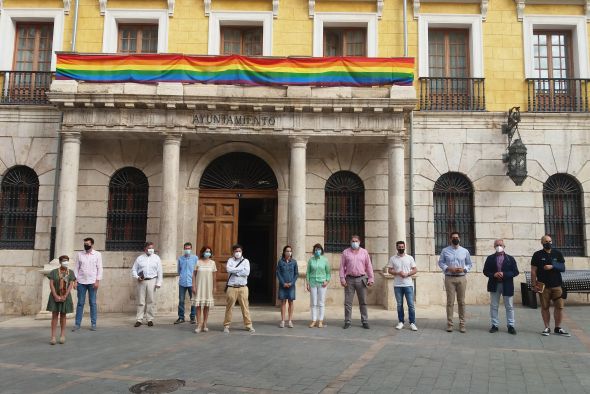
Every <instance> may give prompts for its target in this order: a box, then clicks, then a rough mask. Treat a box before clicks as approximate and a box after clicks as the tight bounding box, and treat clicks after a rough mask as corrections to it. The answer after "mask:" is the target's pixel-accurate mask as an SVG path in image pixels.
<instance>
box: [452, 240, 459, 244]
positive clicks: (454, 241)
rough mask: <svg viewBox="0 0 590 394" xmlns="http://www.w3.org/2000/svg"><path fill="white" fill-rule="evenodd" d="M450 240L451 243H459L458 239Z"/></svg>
mask: <svg viewBox="0 0 590 394" xmlns="http://www.w3.org/2000/svg"><path fill="white" fill-rule="evenodd" d="M451 242H452V243H453V245H459V240H458V239H452V240H451Z"/></svg>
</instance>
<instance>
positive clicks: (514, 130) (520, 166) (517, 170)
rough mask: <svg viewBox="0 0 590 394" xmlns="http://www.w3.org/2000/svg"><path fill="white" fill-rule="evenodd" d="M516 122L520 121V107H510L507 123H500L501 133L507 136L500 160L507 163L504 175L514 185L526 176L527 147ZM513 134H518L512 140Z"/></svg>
mask: <svg viewBox="0 0 590 394" xmlns="http://www.w3.org/2000/svg"><path fill="white" fill-rule="evenodd" d="M518 123H520V107H512V108H510V110H509V111H508V123H504V124H503V125H502V134H506V135H507V136H508V147H507V148H506V150H507V153H504V154H503V155H502V161H503V162H504V163H507V164H508V172H507V173H506V175H508V176H509V177H510V179H512V181H513V182H514V184H515V185H516V186H520V185H522V183H523V182H524V180H525V179H526V177H527V168H526V152H527V149H526V146H525V145H524V144H523V142H522V139H521V137H520V131H518ZM515 134H517V135H518V138H517V139H515V140H514V141H513V137H514V135H515Z"/></svg>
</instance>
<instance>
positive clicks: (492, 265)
mask: <svg viewBox="0 0 590 394" xmlns="http://www.w3.org/2000/svg"><path fill="white" fill-rule="evenodd" d="M504 248H505V245H504V240H502V239H497V240H495V241H494V249H495V251H496V253H494V254H491V255H489V256H488V257H487V258H486V261H485V263H484V267H483V274H484V275H485V276H487V277H488V291H489V292H490V319H491V321H492V326H491V328H490V330H489V331H490V333H495V332H498V325H499V320H498V306H499V304H500V296H503V297H504V307H505V308H506V323H507V325H508V332H509V333H510V334H512V335H516V329H515V328H514V327H515V322H514V304H513V302H512V298H513V296H514V280H513V278H514V277H515V276H518V274H519V272H518V266H517V265H516V260H514V257H512V256H510V255H509V254H507V253H506V252H505V250H504Z"/></svg>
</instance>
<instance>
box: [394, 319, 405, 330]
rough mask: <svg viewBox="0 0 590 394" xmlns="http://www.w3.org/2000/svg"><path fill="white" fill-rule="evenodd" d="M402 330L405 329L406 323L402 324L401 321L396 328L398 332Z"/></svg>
mask: <svg viewBox="0 0 590 394" xmlns="http://www.w3.org/2000/svg"><path fill="white" fill-rule="evenodd" d="M402 328H404V323H402V322H401V321H400V322H399V323H397V325H396V326H395V329H396V330H401V329H402Z"/></svg>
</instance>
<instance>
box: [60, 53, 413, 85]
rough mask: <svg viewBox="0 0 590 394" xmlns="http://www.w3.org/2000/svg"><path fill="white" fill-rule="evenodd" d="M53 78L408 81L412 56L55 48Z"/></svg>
mask: <svg viewBox="0 0 590 394" xmlns="http://www.w3.org/2000/svg"><path fill="white" fill-rule="evenodd" d="M56 78H57V79H74V80H79V81H86V82H140V83H156V82H183V83H205V84H224V85H310V86H379V85H392V84H395V85H411V84H412V82H413V80H414V59H413V58H368V57H324V58H313V57H309V58H291V57H289V58H275V57H266V58H263V57H256V58H253V57H244V56H237V55H231V56H185V55H168V54H150V55H84V54H69V53H59V54H58V55H57V69H56Z"/></svg>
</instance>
